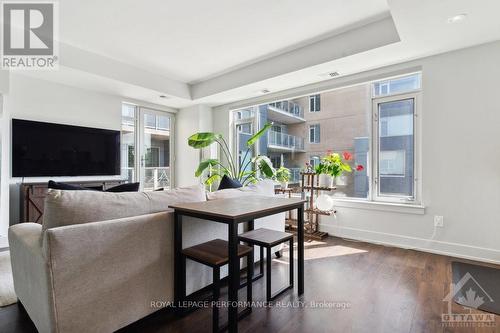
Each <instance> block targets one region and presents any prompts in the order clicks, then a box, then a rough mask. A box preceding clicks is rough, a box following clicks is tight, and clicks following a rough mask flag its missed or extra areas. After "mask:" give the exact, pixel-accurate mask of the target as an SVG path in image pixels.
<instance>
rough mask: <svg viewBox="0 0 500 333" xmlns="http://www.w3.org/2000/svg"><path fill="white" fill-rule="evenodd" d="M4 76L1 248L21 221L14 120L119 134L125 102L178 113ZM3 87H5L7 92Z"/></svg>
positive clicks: (0, 84)
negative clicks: (12, 151)
mask: <svg viewBox="0 0 500 333" xmlns="http://www.w3.org/2000/svg"><path fill="white" fill-rule="evenodd" d="M4 74H5V73H4V72H0V89H2V90H0V91H1V92H2V93H3V115H2V118H1V119H2V182H1V192H0V200H1V202H0V207H1V214H0V218H1V220H0V248H1V247H3V246H5V245H6V241H5V240H6V235H7V229H8V226H9V222H10V223H11V224H12V223H16V222H17V221H18V220H19V186H18V183H19V182H20V179H12V178H11V177H10V174H11V171H10V126H11V125H10V124H11V119H12V118H21V119H30V120H36V121H45V122H55V123H59V124H68V125H78V126H87V127H97V128H105V129H113V130H120V128H121V105H122V102H124V101H126V102H132V103H135V104H139V105H143V106H146V107H150V108H154V109H158V110H165V111H169V112H176V111H177V110H174V109H170V108H166V107H164V106H158V105H154V104H151V103H142V102H141V101H135V100H130V99H127V98H123V97H121V96H116V95H109V94H101V93H97V92H94V91H90V90H84V89H80V88H75V87H71V86H67V85H62V84H58V83H54V82H50V81H45V80H40V79H37V78H33V77H29V76H24V75H20V74H13V73H11V74H10V77H9V75H7V78H8V80H7V82H8V83H9V84H8V85H7V86H6V85H5V84H4V82H5V77H4ZM4 86H6V89H5V90H4V89H3V87H4ZM80 178H82V177H80ZM86 178H89V177H86ZM107 178H110V177H107ZM82 179H83V178H82Z"/></svg>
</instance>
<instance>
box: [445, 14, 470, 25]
mask: <svg viewBox="0 0 500 333" xmlns="http://www.w3.org/2000/svg"><path fill="white" fill-rule="evenodd" d="M466 17H467V14H458V15H455V16H452V17H450V18H449V19H448V23H458V22H462V21H463V20H465V18H466Z"/></svg>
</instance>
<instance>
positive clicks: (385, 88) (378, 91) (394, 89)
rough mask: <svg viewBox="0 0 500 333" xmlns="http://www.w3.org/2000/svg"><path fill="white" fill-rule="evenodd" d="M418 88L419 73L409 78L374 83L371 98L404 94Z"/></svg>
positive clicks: (419, 83) (419, 84) (419, 81)
mask: <svg viewBox="0 0 500 333" xmlns="http://www.w3.org/2000/svg"><path fill="white" fill-rule="evenodd" d="M420 86H421V75H420V73H416V74H412V75H409V76H403V77H399V78H394V79H389V80H385V81H379V82H375V83H374V84H373V96H374V97H378V96H387V95H394V94H399V93H405V92H409V91H413V90H418V89H420Z"/></svg>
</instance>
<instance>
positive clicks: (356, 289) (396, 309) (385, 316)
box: [0, 237, 500, 333]
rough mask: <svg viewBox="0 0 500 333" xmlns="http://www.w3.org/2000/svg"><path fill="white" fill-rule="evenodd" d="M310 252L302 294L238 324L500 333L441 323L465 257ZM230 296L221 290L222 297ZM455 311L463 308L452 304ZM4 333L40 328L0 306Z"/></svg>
mask: <svg viewBox="0 0 500 333" xmlns="http://www.w3.org/2000/svg"><path fill="white" fill-rule="evenodd" d="M305 256H306V262H305V274H306V285H305V286H306V289H305V294H304V295H303V296H302V297H297V296H296V293H295V292H293V293H292V292H288V293H285V294H284V295H282V296H281V297H280V298H279V299H277V300H276V302H277V303H275V304H274V306H272V307H255V308H254V309H253V312H252V314H251V315H250V316H248V317H246V318H244V319H243V320H241V321H240V323H239V328H240V332H248V333H250V332H251V333H256V332H283V333H285V332H286V333H288V332H318V333H321V332H370V333H373V332H500V316H494V318H495V325H496V326H495V327H480V328H474V327H472V328H471V327H443V326H442V322H441V314H442V313H446V311H447V309H448V306H447V303H446V302H443V299H444V297H445V296H446V294H447V293H448V292H449V290H450V283H451V265H450V263H451V261H453V260H459V261H466V260H460V259H455V258H451V257H446V256H440V255H434V254H429V253H424V252H418V251H414V250H404V249H399V248H392V247H384V246H380V245H374V244H368V243H362V242H351V241H346V240H343V239H339V238H333V237H330V238H328V239H327V240H326V241H324V242H318V241H313V242H310V243H307V244H306V254H305ZM287 262H288V251H287V250H286V249H285V251H284V253H283V257H282V258H280V259H275V260H273V274H272V275H273V276H272V278H273V281H272V284H273V288H276V289H278V288H280V286H282V285H284V284H285V283H286V282H287V277H288V264H287ZM469 262H470V261H469ZM482 265H484V264H482ZM489 266H493V267H499V266H495V265H489ZM499 268H500V267H499ZM256 270H258V267H256ZM264 281H265V279H260V280H258V281H257V282H255V283H254V299H255V300H256V301H263V300H264V299H265V288H264ZM226 296H227V295H226V294H225V290H223V292H222V297H226ZM243 296H244V289H242V290H241V297H240V298H241V299H242V298H243ZM332 302H337V303H336V304H337V306H341V305H346V307H345V308H336V309H335V308H319V306H334V305H335V304H334V303H332ZM287 305H288V306H287ZM452 310H453V312H455V313H464V311H465V310H464V308H463V307H461V306H459V305H457V304H455V303H453V305H452ZM221 312H222V313H225V310H221ZM473 313H481V312H480V311H474V312H473ZM221 321H222V322H223V321H225V319H224V318H221ZM210 323H211V310H210V309H208V308H207V309H199V310H197V311H194V312H193V313H191V314H189V315H187V316H185V317H183V318H180V319H179V318H176V317H174V316H173V314H172V313H171V312H170V311H168V310H167V311H165V310H160V311H158V312H156V313H154V314H153V315H151V316H149V317H147V318H144V319H142V320H140V321H138V322H136V323H134V324H132V325H130V326H128V327H126V328H124V329H122V330H120V332H121V333H130V332H154V333H160V332H165V333H167V332H168V333H172V332H189V333H194V332H208V331H209V330H210V327H211V326H210ZM0 332H2V333H4V332H5V333H7V332H16V333H24V332H36V330H35V328H34V326H33V324H32V323H31V321H30V319H29V318H28V316H27V315H26V313H25V312H24V311H22V310H20V308H19V307H18V306H17V305H11V306H8V307H5V308H1V309H0Z"/></svg>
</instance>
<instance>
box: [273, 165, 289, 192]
mask: <svg viewBox="0 0 500 333" xmlns="http://www.w3.org/2000/svg"><path fill="white" fill-rule="evenodd" d="M275 178H276V180H277V181H278V182H280V184H281V189H282V190H286V189H287V188H288V181H289V180H290V169H288V168H285V167H284V166H280V167H279V168H278V169H276V172H275Z"/></svg>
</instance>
